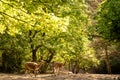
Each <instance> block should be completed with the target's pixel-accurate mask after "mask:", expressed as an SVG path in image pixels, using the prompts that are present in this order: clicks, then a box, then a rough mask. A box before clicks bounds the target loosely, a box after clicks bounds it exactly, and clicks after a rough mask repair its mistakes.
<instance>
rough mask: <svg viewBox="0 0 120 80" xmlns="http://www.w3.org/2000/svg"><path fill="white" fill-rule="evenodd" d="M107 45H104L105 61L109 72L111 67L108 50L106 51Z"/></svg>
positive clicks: (109, 72)
mask: <svg viewBox="0 0 120 80" xmlns="http://www.w3.org/2000/svg"><path fill="white" fill-rule="evenodd" d="M107 50H108V49H107V46H106V47H105V62H106V67H107V71H108V74H111V67H110V60H109V55H108V51H107Z"/></svg>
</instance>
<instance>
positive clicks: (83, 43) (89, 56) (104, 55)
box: [0, 0, 120, 73]
mask: <svg viewBox="0 0 120 80" xmlns="http://www.w3.org/2000/svg"><path fill="white" fill-rule="evenodd" d="M119 7H120V1H119V0H118V1H116V0H0V67H1V68H0V71H1V72H12V73H13V72H19V73H21V72H24V64H25V62H26V61H36V62H39V60H41V59H43V60H45V61H46V62H47V63H50V62H53V61H57V62H63V63H66V65H65V66H66V69H67V70H70V71H72V72H73V73H78V72H79V71H80V70H83V71H84V72H94V73H120V68H119V65H120V53H119V50H120V49H119V46H120V42H119V39H120V36H119V33H120V31H119V28H120V25H119V21H120V15H119V13H120V9H119ZM47 63H46V64H45V67H43V68H42V69H41V73H45V72H46V71H47V69H48V67H49V65H48V64H47Z"/></svg>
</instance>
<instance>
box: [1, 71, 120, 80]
mask: <svg viewBox="0 0 120 80" xmlns="http://www.w3.org/2000/svg"><path fill="white" fill-rule="evenodd" d="M31 75H32V76H30V75H29V74H27V75H25V74H5V73H0V80H120V74H117V75H113V74H111V75H108V74H88V73H86V74H59V75H57V76H55V75H54V74H38V75H37V77H35V76H34V75H33V74H31Z"/></svg>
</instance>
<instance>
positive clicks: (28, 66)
mask: <svg viewBox="0 0 120 80" xmlns="http://www.w3.org/2000/svg"><path fill="white" fill-rule="evenodd" d="M43 64H44V61H43V60H41V61H40V62H39V64H37V63H36V62H26V63H25V74H26V73H30V72H31V71H33V72H34V74H35V77H36V75H37V73H38V70H39V68H40V67H41V66H42V65H43Z"/></svg>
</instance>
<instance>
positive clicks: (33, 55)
mask: <svg viewBox="0 0 120 80" xmlns="http://www.w3.org/2000/svg"><path fill="white" fill-rule="evenodd" d="M32 61H33V62H36V61H37V56H36V51H35V50H32Z"/></svg>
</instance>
